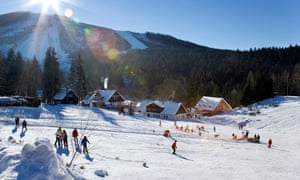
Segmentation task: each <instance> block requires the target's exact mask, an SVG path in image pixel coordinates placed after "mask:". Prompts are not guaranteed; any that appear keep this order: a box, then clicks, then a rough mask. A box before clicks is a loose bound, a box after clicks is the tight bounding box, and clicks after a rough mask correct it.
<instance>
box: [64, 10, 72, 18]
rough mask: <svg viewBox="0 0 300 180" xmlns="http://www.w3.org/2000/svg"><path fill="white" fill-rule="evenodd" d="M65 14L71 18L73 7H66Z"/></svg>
mask: <svg viewBox="0 0 300 180" xmlns="http://www.w3.org/2000/svg"><path fill="white" fill-rule="evenodd" d="M64 14H65V16H66V17H68V18H71V17H72V16H73V11H72V9H65V11H64Z"/></svg>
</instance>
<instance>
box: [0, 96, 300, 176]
mask: <svg viewBox="0 0 300 180" xmlns="http://www.w3.org/2000/svg"><path fill="white" fill-rule="evenodd" d="M271 104H278V105H279V106H271ZM254 107H255V108H257V109H259V112H260V113H259V114H257V115H252V116H251V115H248V113H246V112H245V111H246V109H240V110H234V112H231V113H229V114H224V115H219V116H215V117H210V118H203V119H200V120H197V121H194V122H192V121H179V122H177V126H179V127H180V126H183V127H184V128H185V127H186V126H188V127H189V128H190V129H191V128H193V130H194V132H191V131H190V132H183V131H180V130H177V129H176V128H175V126H174V122H171V121H166V120H161V126H159V121H160V120H159V119H152V118H147V117H143V116H141V115H135V116H133V117H132V116H127V115H126V116H123V115H119V114H118V113H117V112H113V111H108V110H103V109H99V108H88V107H79V106H70V105H68V106H66V105H65V106H63V105H57V106H50V105H45V104H43V105H41V106H40V107H38V108H28V107H0V179H20V180H21V179H26V180H27V179H39V180H40V179H114V180H115V179H122V180H126V179H128V180H133V179H195V180H199V179H203V180H205V179H230V180H232V179H237V180H240V179H243V180H247V179H249V180H250V179H251V180H253V179H258V180H260V179H289V180H296V179H299V177H300V170H299V166H300V155H299V154H298V153H299V148H300V139H299V135H300V111H299V110H300V97H276V98H274V99H270V100H266V101H264V102H260V103H259V104H257V105H255V106H254ZM257 109H256V110H257ZM16 116H19V117H20V118H21V122H22V121H23V119H26V120H27V122H28V130H27V131H26V132H23V133H22V131H21V127H19V128H17V129H16V128H15V125H14V118H15V117H16ZM238 123H243V124H245V127H244V130H248V131H249V137H252V136H253V135H254V134H259V135H260V137H261V143H259V144H258V143H250V142H247V141H245V140H232V138H231V135H232V133H235V134H237V136H238V137H237V138H241V137H242V135H243V134H242V132H243V130H239V128H238ZM197 126H198V127H199V126H200V127H201V126H203V127H204V130H203V131H201V132H202V134H201V136H199V134H198V133H199V131H198V129H197V128H196V127H197ZM213 126H215V127H216V132H213ZM58 127H62V128H63V129H65V130H67V132H68V135H69V148H68V149H66V148H58V149H56V148H55V146H54V145H53V144H54V141H55V132H56V130H57V128H58ZM75 127H76V128H77V129H79V136H83V135H84V136H87V137H88V139H89V141H90V144H88V149H89V154H88V155H87V154H83V153H82V152H80V150H79V152H78V153H76V154H75V153H74V151H75V150H74V145H73V143H72V141H71V132H72V130H73V128H75ZM165 130H170V132H171V137H169V138H166V137H164V136H162V134H163V132H164V131H165ZM215 134H218V135H219V137H217V138H215ZM269 138H271V139H272V140H273V145H272V148H267V144H266V143H267V141H268V139H269ZM174 139H176V140H177V146H178V148H177V155H173V154H172V153H171V152H172V150H171V144H172V142H173V140H174ZM74 154H75V158H74V160H73V162H72V165H71V166H69V167H68V166H67V164H70V162H71V159H72V158H73V156H74Z"/></svg>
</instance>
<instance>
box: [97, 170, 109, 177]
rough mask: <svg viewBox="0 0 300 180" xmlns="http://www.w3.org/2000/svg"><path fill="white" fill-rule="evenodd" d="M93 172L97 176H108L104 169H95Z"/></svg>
mask: <svg viewBox="0 0 300 180" xmlns="http://www.w3.org/2000/svg"><path fill="white" fill-rule="evenodd" d="M95 174H96V175H97V176H99V177H105V176H108V173H107V171H105V170H96V171H95Z"/></svg>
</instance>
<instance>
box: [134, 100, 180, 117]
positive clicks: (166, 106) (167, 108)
mask: <svg viewBox="0 0 300 180" xmlns="http://www.w3.org/2000/svg"><path fill="white" fill-rule="evenodd" d="M150 104H156V105H157V106H159V107H161V108H163V111H162V112H161V113H160V114H168V115H176V114H177V112H178V110H179V109H180V107H181V106H182V107H183V108H184V110H185V111H186V109H185V107H184V106H183V104H182V103H176V102H171V101H167V102H161V101H157V100H156V101H150V100H144V101H142V102H140V106H139V107H138V109H139V110H141V111H146V107H147V106H148V105H150Z"/></svg>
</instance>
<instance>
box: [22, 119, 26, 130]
mask: <svg viewBox="0 0 300 180" xmlns="http://www.w3.org/2000/svg"><path fill="white" fill-rule="evenodd" d="M24 129H25V131H27V121H26V120H25V119H24V120H23V123H22V131H23V130H24Z"/></svg>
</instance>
